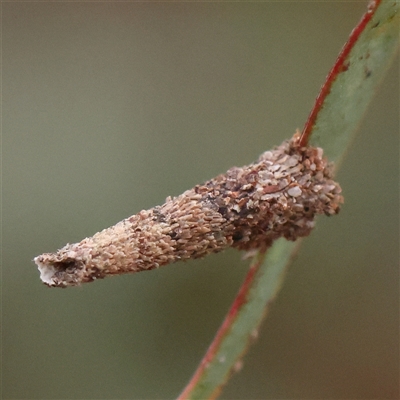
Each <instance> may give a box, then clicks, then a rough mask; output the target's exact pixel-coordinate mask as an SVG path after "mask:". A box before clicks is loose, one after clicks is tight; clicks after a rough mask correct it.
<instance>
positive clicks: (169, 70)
mask: <svg viewBox="0 0 400 400" xmlns="http://www.w3.org/2000/svg"><path fill="white" fill-rule="evenodd" d="M365 7H366V2H365V3H364V2H323V3H318V2H317V3H315V2H313V3H307V2H290V3H247V2H246V3H118V2H113V3H90V2H89V3H62V2H60V3H49V2H48V3H4V4H3V5H2V11H3V17H2V24H3V28H2V29H3V49H2V53H3V76H2V77H3V89H2V97H3V156H2V158H3V170H2V175H3V221H2V223H3V226H2V228H3V237H2V300H3V306H2V307H3V310H2V339H3V354H2V367H3V368H2V370H3V382H2V390H3V397H4V398H5V399H127V398H129V399H155V398H158V399H169V398H174V397H175V396H176V395H177V394H178V393H179V392H180V390H181V389H182V388H183V386H184V385H185V383H186V382H187V380H188V379H189V377H190V376H191V374H192V372H193V371H194V369H195V368H196V366H197V363H198V362H199V360H200V359H201V356H202V355H203V353H204V352H205V350H206V348H207V346H208V344H209V343H210V341H211V340H212V337H213V335H214V333H215V331H216V330H217V328H218V326H219V324H220V322H221V321H222V318H223V316H224V314H225V312H226V311H227V309H228V307H229V305H230V303H231V301H232V300H233V298H234V296H235V293H236V291H237V289H238V288H239V286H240V284H241V281H242V279H243V277H244V275H245V273H246V269H247V263H246V262H243V261H242V260H241V255H240V253H237V252H235V251H227V252H225V253H224V254H219V255H215V256H211V257H209V258H207V259H205V260H199V261H191V262H188V263H180V264H176V265H173V266H168V267H165V268H162V269H160V270H157V271H152V272H147V273H143V274H137V275H131V276H124V277H118V278H113V279H106V280H104V281H99V282H95V283H92V284H88V285H86V286H82V287H81V288H75V289H66V290H59V289H48V288H46V287H45V286H44V285H42V284H41V283H40V281H39V276H38V273H37V271H36V269H35V266H34V264H33V262H32V261H31V260H32V259H33V257H34V256H36V255H38V254H40V253H42V252H45V251H53V250H55V249H57V248H59V247H61V246H63V245H64V244H66V243H67V242H75V241H79V240H81V239H82V238H83V237H85V236H89V235H92V234H93V233H94V232H96V231H98V230H100V229H102V228H105V227H107V226H109V225H112V224H114V223H115V222H117V221H119V220H120V219H122V218H124V217H126V216H129V215H131V214H133V213H136V212H138V211H140V210H141V209H143V208H149V207H152V206H154V205H156V204H159V203H161V202H162V201H163V200H164V198H165V197H166V196H167V195H177V194H179V193H181V192H183V191H184V190H185V189H187V188H189V187H191V186H193V185H194V184H196V183H198V182H201V181H204V180H206V179H208V178H210V177H212V176H215V175H217V174H218V173H220V172H224V171H225V170H226V169H228V168H229V167H231V166H233V165H243V164H246V163H249V162H251V161H253V160H254V159H256V158H257V157H258V155H259V154H260V153H261V152H262V151H264V150H267V149H269V148H270V147H272V146H273V145H275V144H279V143H280V142H281V141H282V140H284V139H285V138H288V137H289V136H291V135H292V133H293V132H294V130H295V129H296V128H301V127H302V125H303V124H304V122H305V120H306V117H307V115H308V112H309V111H310V109H311V106H312V103H313V100H314V98H315V96H316V95H317V93H318V90H319V87H320V85H321V84H322V83H323V80H324V77H325V75H326V74H327V73H328V71H329V69H330V67H331V66H332V64H333V62H334V60H335V58H336V56H337V54H338V52H339V50H340V48H341V46H342V45H343V44H344V42H345V40H346V38H347V36H348V34H349V33H350V31H351V29H352V28H353V27H354V26H355V24H356V23H357V22H358V20H359V19H360V17H361V15H362V13H363V12H364V10H365ZM398 67H399V65H398V60H396V63H395V65H394V66H393V67H392V68H391V69H390V71H389V73H388V76H387V78H386V80H385V81H384V82H383V84H382V87H381V88H380V90H379V91H378V93H377V97H376V98H375V100H374V102H373V103H372V104H371V106H370V108H369V111H368V114H367V115H366V118H365V120H364V122H363V124H362V126H361V127H360V134H359V135H358V137H357V139H356V140H355V142H354V144H353V146H352V148H351V149H350V150H349V152H348V156H347V159H346V160H345V162H344V163H343V165H342V168H341V170H340V172H339V175H338V180H339V182H340V183H341V184H342V187H343V191H344V195H345V201H346V202H345V205H344V207H343V210H342V212H341V214H340V215H339V216H338V217H334V218H331V219H328V218H321V219H320V220H319V221H318V225H317V228H316V230H315V231H314V233H313V235H312V236H310V238H308V239H307V240H305V241H304V243H303V247H302V250H301V252H300V254H299V256H298V259H297V260H296V262H295V263H294V264H293V266H292V268H291V270H290V271H289V274H288V277H287V280H286V282H285V285H284V287H283V289H282V291H281V293H280V295H279V297H278V300H277V302H276V304H275V305H274V307H272V310H271V313H270V316H269V318H268V319H267V320H266V322H265V323H264V324H263V326H262V329H261V332H260V336H259V339H258V341H257V343H256V344H255V345H254V346H253V347H252V348H251V349H250V352H249V354H248V355H247V356H246V357H245V359H244V368H243V370H242V371H241V372H240V374H238V375H237V376H234V377H233V379H232V381H231V382H230V383H229V385H228V386H227V387H226V389H225V390H224V392H223V394H222V396H221V398H223V399H254V398H263V399H279V398H280V399H286V398H291V399H305V398H307V399H333V398H334V399H347V398H353V399H368V398H371V399H372V398H385V399H395V398H398V397H399V392H398V390H399V389H398V388H399V330H398V326H399V296H398V295H399V272H398V261H399V244H398V243H399V198H398V195H399V193H398V182H399V168H398V159H399V154H398V132H399V117H398V110H399V76H398Z"/></svg>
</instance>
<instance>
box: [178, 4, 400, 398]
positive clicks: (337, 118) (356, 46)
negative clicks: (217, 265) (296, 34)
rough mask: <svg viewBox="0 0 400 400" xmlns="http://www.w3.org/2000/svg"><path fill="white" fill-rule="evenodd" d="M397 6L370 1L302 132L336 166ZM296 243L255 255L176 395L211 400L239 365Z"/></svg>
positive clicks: (384, 60) (372, 83)
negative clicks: (194, 368) (206, 346)
mask: <svg viewBox="0 0 400 400" xmlns="http://www.w3.org/2000/svg"><path fill="white" fill-rule="evenodd" d="M399 18H400V17H399V2H398V1H393V0H391V1H389V0H376V1H371V3H370V4H369V6H368V10H367V12H366V13H365V15H364V16H363V18H362V19H361V21H360V22H359V24H358V25H357V26H356V27H355V29H354V30H353V32H352V33H351V35H350V37H349V40H348V41H347V43H346V45H345V46H344V48H343V50H342V52H341V53H340V54H339V57H338V59H337V61H336V63H335V65H334V66H333V68H332V70H331V71H330V73H329V75H328V77H327V80H326V82H325V84H324V85H323V87H322V89H321V92H320V94H319V96H318V97H317V99H316V102H315V105H314V107H313V110H312V111H311V113H310V116H309V118H308V120H307V122H306V125H305V127H304V130H303V134H302V141H303V144H307V143H308V141H309V138H311V137H312V139H311V140H310V141H311V142H312V144H314V145H315V144H317V145H319V146H321V147H323V148H324V151H325V154H327V155H328V157H329V159H330V160H331V161H336V163H338V162H339V161H340V160H341V159H342V158H343V155H344V153H345V151H346V150H347V148H348V147H349V146H350V143H351V141H352V139H353V137H354V136H355V132H356V130H357V127H358V125H359V124H360V122H361V120H362V117H363V115H364V113H365V111H366V109H367V106H368V104H369V103H370V102H371V99H372V98H373V96H374V93H375V91H376V88H377V86H378V85H379V83H380V82H381V80H382V78H383V76H384V74H385V72H386V70H387V68H388V67H389V65H390V62H391V60H392V59H393V57H394V54H395V53H396V51H397V50H398V41H399V34H398V31H399ZM298 248H299V242H296V243H293V242H288V241H284V240H279V241H277V242H276V243H275V244H274V246H273V247H272V248H271V249H270V250H269V251H268V254H267V256H265V255H264V254H257V255H256V256H255V258H254V260H253V262H252V264H251V266H250V270H249V272H248V274H247V277H246V279H245V281H244V283H243V285H242V287H241V289H240V290H239V293H238V295H237V297H236V299H235V301H234V303H233V305H232V307H231V309H230V311H229V313H228V315H227V316H226V318H225V321H224V322H223V324H222V326H221V328H220V329H219V331H218V333H217V335H216V336H215V339H214V341H213V342H212V343H211V345H210V347H209V349H208V351H207V353H206V355H205V357H204V358H203V360H202V362H201V363H200V365H199V367H198V369H197V371H196V372H195V374H194V375H193V377H192V379H191V380H190V382H189V383H188V385H187V386H186V388H185V389H184V391H183V392H182V393H181V395H180V396H179V397H178V399H179V400H187V399H213V398H216V397H217V396H218V394H219V393H220V392H221V390H222V388H223V385H224V384H225V383H226V381H227V380H228V378H229V376H230V375H231V373H232V372H233V371H234V370H235V369H238V367H239V366H240V359H241V357H242V356H243V355H244V353H245V351H246V349H247V347H248V344H249V343H250V341H251V338H252V337H254V336H255V333H256V332H257V330H258V327H259V324H260V322H261V320H262V319H263V317H265V315H266V314H267V311H268V308H269V306H270V304H271V302H272V301H273V300H274V298H275V297H276V295H277V293H278V291H279V288H280V287H281V285H282V282H283V279H284V276H285V272H286V270H287V268H288V265H289V263H290V261H291V259H292V258H293V256H294V254H295V252H296V251H297V249H298Z"/></svg>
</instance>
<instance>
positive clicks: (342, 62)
mask: <svg viewBox="0 0 400 400" xmlns="http://www.w3.org/2000/svg"><path fill="white" fill-rule="evenodd" d="M381 1H382V0H371V1H370V3H369V4H368V10H367V12H366V13H365V14H364V16H363V17H362V18H361V20H360V22H359V23H358V25H357V26H356V27H355V28H354V29H353V31H352V32H351V34H350V37H349V39H348V41H347V42H346V44H345V45H344V47H343V49H342V51H341V52H340V54H339V56H338V58H337V60H336V62H335V65H334V66H333V68H332V69H331V71H330V72H329V74H328V76H327V78H326V80H325V83H324V84H323V86H322V88H321V91H320V93H319V95H318V97H317V98H316V100H315V103H314V107H313V108H312V110H311V113H310V115H309V117H308V119H307V122H306V124H305V125H304V129H303V132H302V134H301V138H300V141H299V143H300V146H305V145H307V143H308V139H309V137H310V136H311V132H312V129H313V127H314V125H315V122H316V120H317V117H318V113H319V112H320V111H321V109H322V107H323V104H324V101H325V99H326V97H327V96H328V94H329V93H330V91H331V87H332V84H333V82H334V81H335V80H336V78H337V77H338V75H339V74H340V73H341V72H343V71H346V70H347V68H348V63H347V57H348V55H349V53H350V51H351V50H352V49H353V47H354V45H355V43H356V42H357V40H358V38H359V36H360V35H361V33H362V32H363V31H364V29H365V27H366V25H367V24H368V22H369V21H370V20H371V18H372V17H373V15H374V14H375V11H376V9H377V8H378V6H379V4H380V3H381ZM261 263H262V259H261V258H258V260H257V262H255V263H254V264H253V265H252V266H251V267H250V270H249V272H248V273H247V275H246V279H245V281H244V283H243V285H242V286H241V288H240V290H239V293H238V295H237V296H236V298H235V300H234V302H233V304H232V306H231V308H230V310H229V312H228V314H227V316H226V317H225V320H224V322H223V323H222V325H221V327H220V328H219V330H218V332H217V334H216V336H215V338H214V340H213V341H212V343H211V345H210V347H209V348H208V350H207V352H206V354H205V356H204V357H203V359H202V361H201V363H200V365H199V367H198V368H197V370H196V372H195V373H194V375H193V376H192V379H191V380H190V382H189V383H188V385H187V386H186V387H185V389H184V390H183V392H182V393H181V394H180V396H179V397H178V399H177V400H187V399H188V398H190V395H191V393H192V391H193V389H194V388H195V386H196V385H197V384H198V382H199V381H200V380H201V378H202V377H203V376H204V373H205V370H206V369H207V367H208V366H209V365H210V363H211V362H212V360H213V359H214V358H215V357H216V354H217V352H218V350H219V348H220V345H221V343H222V341H223V340H224V338H225V336H226V335H227V334H228V333H229V331H230V330H231V328H232V326H233V323H234V322H235V320H236V317H237V315H238V313H239V311H240V310H241V308H242V307H243V305H245V304H246V302H247V296H248V293H249V291H250V290H251V288H252V284H253V281H254V277H255V275H256V272H257V271H258V269H259V268H260V266H261ZM221 388H222V383H221V385H220V386H219V388H217V389H216V391H215V392H214V393H213V395H212V398H215V397H216V396H217V395H218V393H219V391H220V390H221Z"/></svg>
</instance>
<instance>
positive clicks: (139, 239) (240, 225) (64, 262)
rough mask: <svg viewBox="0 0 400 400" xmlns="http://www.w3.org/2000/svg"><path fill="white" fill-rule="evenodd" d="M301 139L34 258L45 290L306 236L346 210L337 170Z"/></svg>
mask: <svg viewBox="0 0 400 400" xmlns="http://www.w3.org/2000/svg"><path fill="white" fill-rule="evenodd" d="M299 138H300V135H299V134H298V133H296V134H295V135H294V136H293V137H292V139H290V140H287V141H285V142H283V143H282V144H281V145H280V146H278V147H276V148H274V149H273V150H270V151H266V152H264V153H263V154H261V156H260V157H259V159H258V160H257V161H256V162H255V163H253V164H250V165H247V166H244V167H241V168H238V167H233V168H231V169H229V170H228V171H227V172H226V173H225V174H221V175H218V176H217V177H216V178H213V179H211V180H209V181H207V182H205V183H203V184H200V185H196V186H195V187H194V188H192V189H190V190H187V191H186V192H184V193H183V194H181V195H180V196H177V197H173V198H172V197H168V198H167V199H166V201H165V203H164V204H163V205H161V206H157V207H154V208H152V209H149V210H142V211H140V212H139V213H138V214H136V215H133V216H131V217H129V218H126V219H124V220H122V221H121V222H119V223H117V224H116V225H114V226H112V227H110V228H107V229H104V230H103V231H101V232H98V233H96V234H95V235H94V236H92V237H89V238H86V239H83V240H82V241H81V242H79V243H75V244H67V245H66V246H64V247H63V248H62V249H60V250H58V251H57V252H56V253H45V254H42V255H40V256H38V257H36V258H35V259H34V261H35V263H36V264H37V266H38V268H39V271H40V277H41V279H42V281H43V282H44V283H45V284H46V285H48V286H55V287H68V286H76V285H80V284H81V283H84V282H91V281H94V280H96V279H100V278H104V277H106V276H109V275H117V274H124V273H132V272H139V271H145V270H151V269H154V268H158V267H160V266H163V265H167V264H170V263H173V262H176V261H180V260H188V259H192V258H200V257H204V256H206V255H207V254H210V253H216V252H220V251H222V250H224V249H226V248H227V247H235V248H237V249H239V250H247V251H248V250H254V249H261V250H266V249H267V248H268V247H270V246H271V244H272V243H273V242H274V240H276V239H278V238H280V237H285V238H286V239H288V240H296V239H297V238H298V237H302V236H307V235H309V233H310V232H311V230H312V229H313V227H314V225H315V216H316V215H318V214H326V215H334V214H337V213H338V212H339V209H340V204H341V203H343V197H342V195H341V188H340V186H339V184H338V183H336V182H335V181H334V180H333V172H332V171H333V169H332V165H330V164H328V162H327V160H326V159H325V158H323V151H322V149H320V148H315V147H311V146H303V147H302V146H300V144H299Z"/></svg>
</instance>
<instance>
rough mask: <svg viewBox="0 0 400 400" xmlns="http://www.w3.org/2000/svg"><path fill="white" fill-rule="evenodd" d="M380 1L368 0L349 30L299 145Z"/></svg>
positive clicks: (308, 134) (346, 66)
mask: <svg viewBox="0 0 400 400" xmlns="http://www.w3.org/2000/svg"><path fill="white" fill-rule="evenodd" d="M381 1H382V0H371V1H370V2H369V4H368V9H367V12H366V13H365V14H364V15H363V17H362V18H361V20H360V22H359V23H358V25H357V26H356V27H355V28H354V29H353V31H352V32H351V34H350V37H349V39H348V40H347V42H346V44H345V45H344V47H343V49H342V51H341V52H340V54H339V57H338V58H337V59H336V62H335V64H334V66H333V68H332V69H331V70H330V72H329V74H328V76H327V77H326V80H325V83H324V84H323V85H322V87H321V91H320V92H319V94H318V96H317V98H316V100H315V103H314V107H313V108H312V110H311V113H310V115H309V116H308V119H307V122H306V124H305V125H304V129H303V132H302V134H301V138H300V142H299V144H300V146H306V145H307V143H308V140H309V138H310V136H311V133H312V129H313V128H314V125H315V122H316V120H317V117H318V114H319V112H320V111H321V109H322V107H323V105H324V102H325V99H326V97H327V96H328V94H329V93H330V91H331V88H332V85H333V83H334V82H335V80H336V78H337V77H338V76H339V74H340V73H341V72H343V71H346V70H347V69H348V67H349V64H348V60H347V57H348V55H349V53H350V51H351V50H352V49H353V47H354V45H355V44H356V42H357V40H358V38H359V36H360V35H361V33H362V32H363V31H364V29H365V26H366V25H367V24H368V22H369V21H370V20H371V18H372V17H373V15H374V14H375V11H376V9H377V8H378V6H379V4H380V3H381Z"/></svg>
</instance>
